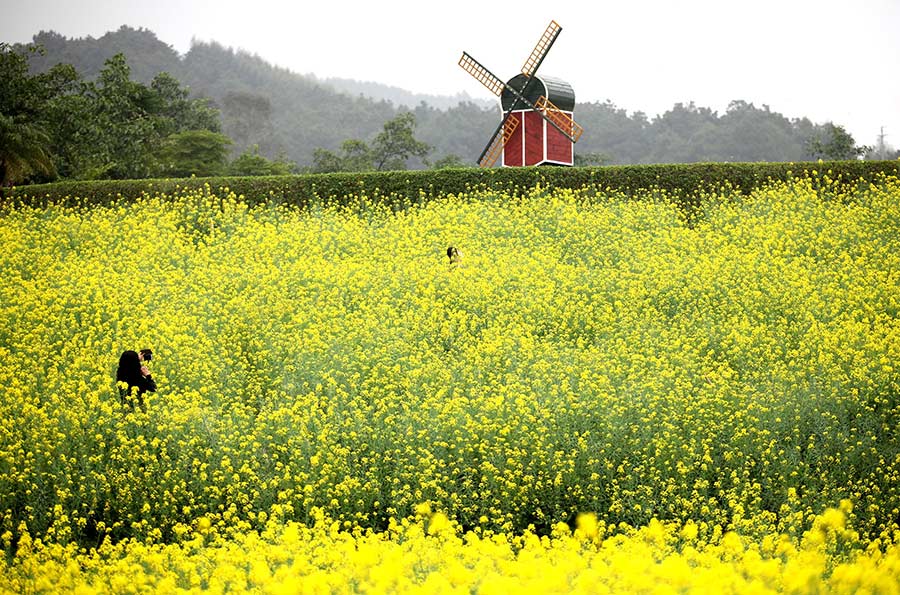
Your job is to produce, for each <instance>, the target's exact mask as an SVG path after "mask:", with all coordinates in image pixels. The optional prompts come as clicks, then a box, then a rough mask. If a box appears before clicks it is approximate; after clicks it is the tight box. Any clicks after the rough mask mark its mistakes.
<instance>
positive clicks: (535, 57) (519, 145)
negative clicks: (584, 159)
mask: <svg viewBox="0 0 900 595" xmlns="http://www.w3.org/2000/svg"><path fill="white" fill-rule="evenodd" d="M560 31H562V27H560V26H559V25H558V24H557V23H556V21H550V25H549V26H548V27H547V30H546V31H544V34H543V35H542V36H541V39H540V40H539V41H538V42H537V45H535V46H534V50H532V52H531V55H530V56H529V57H528V59H527V60H526V61H525V65H524V66H522V73H521V74H518V75H516V76H515V77H513V78H512V79H510V80H509V82H506V83H504V82H503V81H502V80H500V79H499V78H497V77H496V76H494V74H492V73H491V71H489V70H488V69H487V68H485V67H484V66H482V65H481V64H480V63H479V62H478V61H477V60H475V58H473V57H472V56H470V55H469V54H468V53H466V52H463V55H462V58H460V60H459V65H460V66H462V68H463V70H465V71H466V72H468V73H469V74H471V75H472V76H473V77H475V78H476V79H477V80H478V81H479V82H480V83H481V84H483V85H484V86H485V87H487V89H488V90H489V91H491V92H492V93H494V94H495V95H497V96H498V97H500V106H501V108H502V110H503V119H502V120H501V122H500V125H499V126H497V130H495V131H494V135H493V136H492V137H491V140H490V142H488V144H487V146H485V148H484V151H482V152H481V156H480V157H479V158H478V164H479V165H481V166H482V167H491V166H492V165H494V164H495V163H496V162H497V159H498V158H499V157H501V155H502V157H503V160H502V162H501V163H502V165H507V166H521V165H543V164H556V165H572V163H573V162H574V158H575V155H574V144H575V143H576V142H577V141H578V138H579V137H580V136H581V133H582V132H583V129H582V128H581V126H579V125H578V124H576V123H575V121H574V120H573V119H572V112H573V110H574V109H575V92H574V91H573V90H572V87H571V86H570V85H569V83H567V82H565V81H563V80H561V79H557V78H551V77H548V76H542V77H538V76H537V69H538V67H539V66H540V65H541V62H543V61H544V58H545V57H546V56H547V52H549V51H550V46H552V45H553V42H554V41H556V38H557V37H558V36H559V32H560Z"/></svg>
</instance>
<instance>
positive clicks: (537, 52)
mask: <svg viewBox="0 0 900 595" xmlns="http://www.w3.org/2000/svg"><path fill="white" fill-rule="evenodd" d="M560 31H562V27H560V26H559V24H558V23H557V22H556V21H550V24H549V25H547V30H546V31H544V34H543V35H541V38H540V39H539V40H538V42H537V44H535V46H534V49H533V50H532V51H531V55H530V56H528V59H527V60H525V64H523V65H522V74H524V75H525V76H533V75H534V73H535V72H537V69H538V66H540V65H541V62H543V61H544V57H545V56H546V55H547V52H549V51H550V46H552V45H553V42H554V41H556V38H557V37H558V36H559V32H560Z"/></svg>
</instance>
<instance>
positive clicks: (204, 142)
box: [160, 130, 231, 177]
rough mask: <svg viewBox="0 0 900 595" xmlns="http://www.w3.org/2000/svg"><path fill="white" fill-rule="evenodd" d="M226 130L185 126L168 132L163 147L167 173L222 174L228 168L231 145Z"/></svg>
mask: <svg viewBox="0 0 900 595" xmlns="http://www.w3.org/2000/svg"><path fill="white" fill-rule="evenodd" d="M230 144H231V139H229V138H228V137H227V136H225V135H224V134H219V133H217V132H210V131H209V130H186V131H184V132H178V133H176V134H173V135H171V136H169V138H167V139H166V141H165V143H164V144H163V147H162V150H161V151H160V162H161V164H162V169H163V171H165V173H166V174H168V175H171V176H173V177H188V176H200V177H208V176H215V175H221V174H222V173H223V172H224V171H225V162H226V160H227V157H228V146H229V145H230Z"/></svg>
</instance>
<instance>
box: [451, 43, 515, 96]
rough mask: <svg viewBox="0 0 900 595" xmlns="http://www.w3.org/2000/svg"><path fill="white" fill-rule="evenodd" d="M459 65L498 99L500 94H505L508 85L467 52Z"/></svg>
mask: <svg viewBox="0 0 900 595" xmlns="http://www.w3.org/2000/svg"><path fill="white" fill-rule="evenodd" d="M459 65H460V66H462V69H463V70H465V71H466V72H468V73H469V74H471V75H472V76H473V77H475V80H477V81H478V82H479V83H481V84H482V85H484V86H485V87H487V90H488V91H490V92H491V93H493V94H494V95H496V96H497V97H500V94H501V93H503V89H504V87H506V84H505V83H504V82H503V81H502V80H500V79H499V78H497V77H496V76H494V73H492V72H491V71H490V70H488V69H487V68H485V67H484V66H482V65H481V62H479V61H478V60H476V59H475V58H473V57H472V56H470V55H469V54H468V53H467V52H463V54H462V57H461V58H460V59H459Z"/></svg>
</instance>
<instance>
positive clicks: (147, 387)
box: [116, 350, 156, 411]
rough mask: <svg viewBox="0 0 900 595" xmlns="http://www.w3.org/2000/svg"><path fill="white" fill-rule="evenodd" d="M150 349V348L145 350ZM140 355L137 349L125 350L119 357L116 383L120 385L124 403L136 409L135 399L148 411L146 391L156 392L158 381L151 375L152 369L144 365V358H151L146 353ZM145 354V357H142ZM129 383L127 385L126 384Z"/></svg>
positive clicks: (120, 395) (142, 408) (120, 393)
mask: <svg viewBox="0 0 900 595" xmlns="http://www.w3.org/2000/svg"><path fill="white" fill-rule="evenodd" d="M143 351H148V352H149V350H143ZM143 351H142V353H141V355H138V353H137V352H136V351H125V352H123V353H122V355H121V356H120V357H119V368H118V369H117V370H116V383H117V384H118V385H119V398H120V399H121V400H122V404H123V405H128V407H130V408H131V410H132V411H134V400H133V399H137V404H138V406H139V407H140V408H141V411H146V410H147V407H146V406H145V405H144V393H145V392H148V391H149V392H151V393H155V392H156V381H155V380H153V376H151V375H150V369H149V368H147V366H146V365H144V363H143V360H144V359H150V358H149V357H147V355H146V354H145V353H143ZM142 355H143V357H141V356H142ZM126 385H127V386H126Z"/></svg>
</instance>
